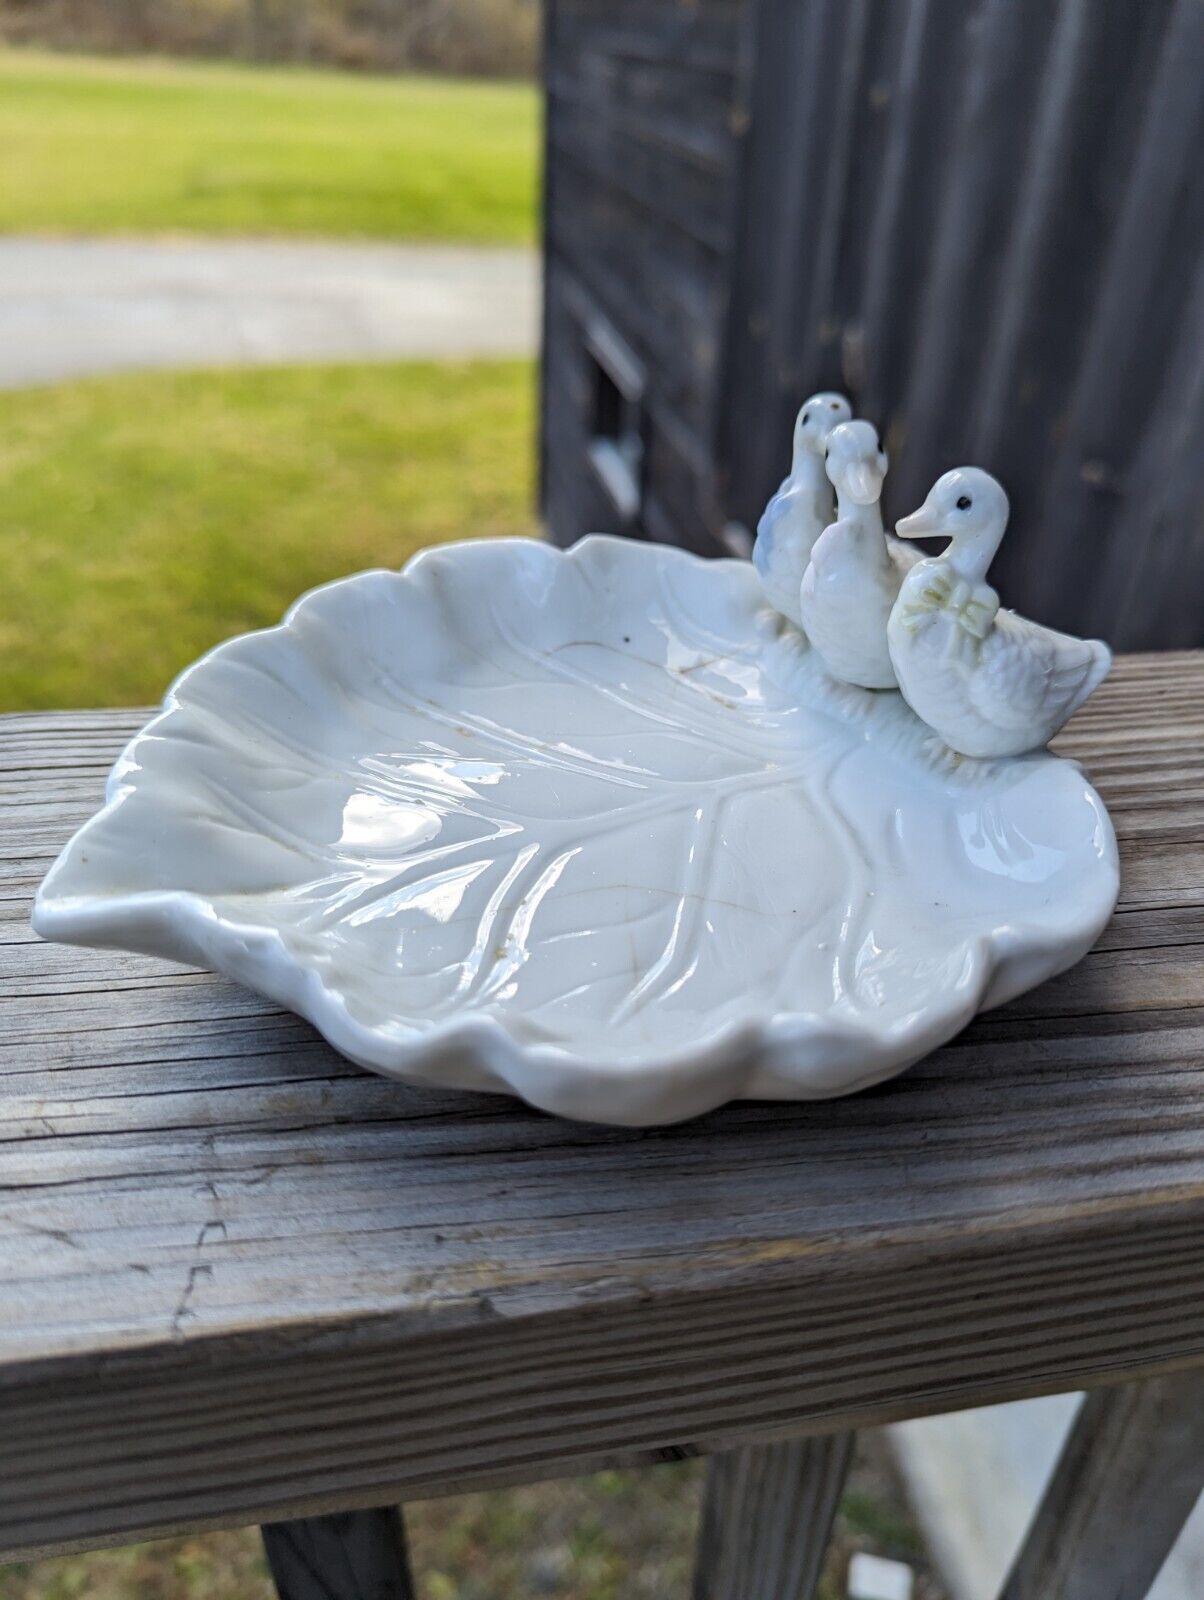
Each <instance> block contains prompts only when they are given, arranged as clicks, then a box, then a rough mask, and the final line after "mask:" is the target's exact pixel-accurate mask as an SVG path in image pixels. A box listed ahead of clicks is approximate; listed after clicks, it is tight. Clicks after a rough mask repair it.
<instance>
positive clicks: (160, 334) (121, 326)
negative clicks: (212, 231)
mask: <svg viewBox="0 0 1204 1600" xmlns="http://www.w3.org/2000/svg"><path fill="white" fill-rule="evenodd" d="M538 326H539V268H538V260H537V257H536V255H535V253H534V252H533V251H529V250H496V249H468V248H450V247H445V246H435V245H431V246H426V245H377V244H362V245H361V244H292V243H276V242H272V243H267V242H263V243H260V242H254V241H242V240H238V241H231V242H222V241H212V242H210V241H205V242H201V241H194V240H189V241H181V242H173V241H170V240H153V241H144V240H128V241H126V240H110V239H105V240H86V239H80V240H44V239H18V238H0V388H9V389H11V388H19V387H23V386H25V385H28V384H35V383H53V382H56V381H57V380H59V379H62V378H71V377H77V376H81V375H84V374H88V373H99V372H117V371H121V370H124V369H130V368H138V367H198V366H205V367H216V366H231V365H247V364H262V365H271V364H277V363H285V362H301V361H341V360H370V359H380V360H385V359H393V358H404V357H414V358H422V357H441V356H455V357H467V356H507V355H530V354H532V353H533V352H534V350H535V348H536V343H537V339H538Z"/></svg>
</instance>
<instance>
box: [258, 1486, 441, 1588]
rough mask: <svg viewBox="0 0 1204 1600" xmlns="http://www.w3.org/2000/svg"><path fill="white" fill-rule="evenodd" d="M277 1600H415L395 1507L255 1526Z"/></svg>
mask: <svg viewBox="0 0 1204 1600" xmlns="http://www.w3.org/2000/svg"><path fill="white" fill-rule="evenodd" d="M261 1532H262V1534H263V1546H264V1549H265V1551H266V1552H267V1558H268V1565H269V1566H270V1567H271V1569H272V1577H273V1578H274V1579H275V1582H276V1591H277V1593H278V1594H279V1596H280V1600H416V1594H417V1591H416V1590H415V1588H414V1580H413V1578H412V1577H411V1576H410V1561H409V1556H408V1555H407V1553H406V1538H405V1529H404V1527H403V1525H402V1521H401V1513H400V1512H399V1511H398V1510H397V1508H396V1507H395V1506H381V1507H379V1508H378V1509H376V1510H374V1511H347V1512H340V1513H336V1514H334V1515H331V1516H327V1517H303V1518H301V1519H300V1520H299V1521H297V1522H266V1523H264V1525H263V1528H262V1529H261Z"/></svg>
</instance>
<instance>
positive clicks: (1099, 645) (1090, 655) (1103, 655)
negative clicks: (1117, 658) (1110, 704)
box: [1070, 639, 1112, 716]
mask: <svg viewBox="0 0 1204 1600" xmlns="http://www.w3.org/2000/svg"><path fill="white" fill-rule="evenodd" d="M1083 643H1084V644H1085V645H1086V646H1087V667H1086V671H1085V672H1084V673H1083V678H1082V682H1081V683H1080V684H1079V687H1078V690H1077V691H1076V693H1075V696H1074V699H1073V701H1072V702H1071V706H1070V715H1072V716H1073V714H1074V713H1075V712H1076V711H1077V710H1078V709H1079V707H1080V706H1081V705H1082V704H1083V702H1084V700H1086V699H1087V698H1088V697H1089V696H1090V695H1093V694H1094V693H1095V691H1096V690H1097V689H1098V688H1099V686H1100V684H1101V683H1103V681H1104V679H1105V678H1106V677H1107V676H1108V674H1109V672H1111V670H1112V652H1111V650H1109V648H1108V646H1107V645H1106V644H1105V643H1104V641H1103V640H1102V639H1084V641H1083Z"/></svg>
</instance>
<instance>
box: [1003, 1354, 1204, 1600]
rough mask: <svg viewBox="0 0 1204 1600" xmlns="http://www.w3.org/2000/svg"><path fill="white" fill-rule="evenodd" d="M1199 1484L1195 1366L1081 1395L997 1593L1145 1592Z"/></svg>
mask: <svg viewBox="0 0 1204 1600" xmlns="http://www.w3.org/2000/svg"><path fill="white" fill-rule="evenodd" d="M1201 1488H1204V1375H1201V1374H1200V1373H1198V1372H1197V1373H1189V1374H1187V1375H1185V1376H1181V1377H1171V1378H1154V1379H1151V1380H1149V1381H1148V1382H1146V1383H1130V1384H1124V1385H1122V1386H1121V1387H1119V1388H1115V1389H1099V1390H1097V1391H1096V1392H1095V1393H1094V1394H1090V1395H1088V1397H1087V1399H1086V1400H1085V1401H1084V1402H1083V1407H1082V1410H1081V1411H1080V1412H1079V1414H1078V1417H1077V1418H1076V1420H1075V1424H1074V1427H1073V1428H1072V1429H1071V1430H1070V1435H1069V1437H1068V1438H1067V1440H1066V1443H1065V1445H1064V1446H1063V1449H1062V1454H1061V1457H1060V1458H1059V1460H1058V1464H1057V1466H1056V1467H1055V1469H1054V1475H1053V1478H1052V1480H1051V1481H1050V1484H1049V1487H1048V1488H1047V1489H1046V1491H1045V1498H1044V1499H1043V1500H1042V1502H1041V1504H1040V1506H1039V1507H1038V1508H1037V1513H1036V1515H1035V1517H1034V1519H1033V1523H1032V1526H1031V1527H1030V1528H1029V1531H1028V1534H1027V1535H1026V1537H1025V1540H1024V1543H1023V1545H1022V1546H1021V1548H1020V1553H1019V1555H1018V1556H1017V1557H1016V1561H1015V1563H1014V1565H1013V1567H1012V1571H1011V1573H1010V1574H1009V1576H1008V1579H1007V1582H1006V1583H1005V1584H1004V1586H1003V1591H1002V1594H1001V1597H1000V1600H1051V1597H1052V1596H1055V1595H1056V1596H1057V1600H1144V1597H1145V1595H1146V1594H1147V1593H1148V1591H1149V1588H1150V1585H1151V1584H1152V1583H1153V1582H1154V1579H1155V1578H1156V1577H1157V1576H1158V1572H1159V1569H1160V1568H1161V1566H1162V1563H1163V1562H1164V1561H1165V1560H1166V1558H1167V1556H1168V1555H1169V1554H1170V1551H1171V1547H1172V1546H1173V1545H1174V1542H1175V1540H1176V1539H1177V1538H1178V1535H1179V1530H1180V1528H1181V1527H1182V1526H1183V1524H1184V1522H1185V1521H1186V1520H1187V1517H1188V1514H1189V1513H1190V1511H1191V1509H1192V1507H1193V1506H1194V1505H1195V1503H1196V1499H1197V1498H1198V1496H1199V1494H1200V1490H1201Z"/></svg>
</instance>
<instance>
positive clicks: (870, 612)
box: [799, 418, 919, 689]
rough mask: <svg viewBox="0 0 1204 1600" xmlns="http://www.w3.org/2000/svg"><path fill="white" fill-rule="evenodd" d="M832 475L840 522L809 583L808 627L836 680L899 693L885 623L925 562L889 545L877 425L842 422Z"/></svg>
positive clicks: (804, 601)
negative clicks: (912, 569) (913, 570)
mask: <svg viewBox="0 0 1204 1600" xmlns="http://www.w3.org/2000/svg"><path fill="white" fill-rule="evenodd" d="M825 465H826V469H827V474H828V477H829V478H830V479H831V481H832V485H833V487H834V488H835V490H836V503H837V507H838V513H839V514H838V517H837V520H836V521H835V522H833V523H831V524H829V526H828V527H826V528H825V529H824V531H823V533H822V534H821V535H820V536H819V538H818V539H817V540H816V541H815V547H814V549H813V550H812V551H811V560H810V563H809V564H808V567H807V571H806V573H805V575H804V577H803V583H802V588H801V591H800V595H799V608H800V611H801V613H802V618H803V628H804V630H805V631H806V634H807V637H808V638H809V639H810V641H811V643H812V645H813V646H814V647H815V649H816V651H817V652H818V654H819V656H820V658H821V659H822V661H823V663H824V665H825V666H826V667H827V669H828V671H829V672H830V673H831V674H832V676H833V677H834V678H840V679H841V680H843V682H845V683H856V684H859V685H860V686H861V687H862V688H863V689H893V688H894V687H895V681H896V680H895V669H894V667H893V666H892V664H891V659H890V651H889V650H888V649H887V644H886V623H887V619H888V618H889V616H890V613H891V607H892V606H893V605H894V603H895V600H896V598H897V596H898V593H899V585H900V583H901V582H902V581H903V574H904V573H905V572H906V571H907V570H908V568H909V566H911V565H912V564H914V562H915V561H916V560H918V559H919V557H918V554H916V553H914V552H913V551H912V550H911V548H910V547H909V546H907V545H899V544H898V543H897V541H895V540H889V541H888V539H887V537H886V533H885V531H884V529H883V527H882V510H881V507H880V506H879V503H878V502H879V499H880V497H881V494H882V481H883V479H884V478H885V477H886V472H887V466H888V462H887V457H886V452H885V451H884V450H883V449H882V447H881V445H880V444H879V442H878V434H877V431H876V430H875V428H874V427H873V425H872V424H871V423H868V422H863V421H861V420H860V418H859V419H858V420H857V421H856V422H842V423H841V424H840V426H839V427H837V428H834V429H833V430H832V432H831V433H830V434H829V435H828V448H827V457H826V462H825Z"/></svg>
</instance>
